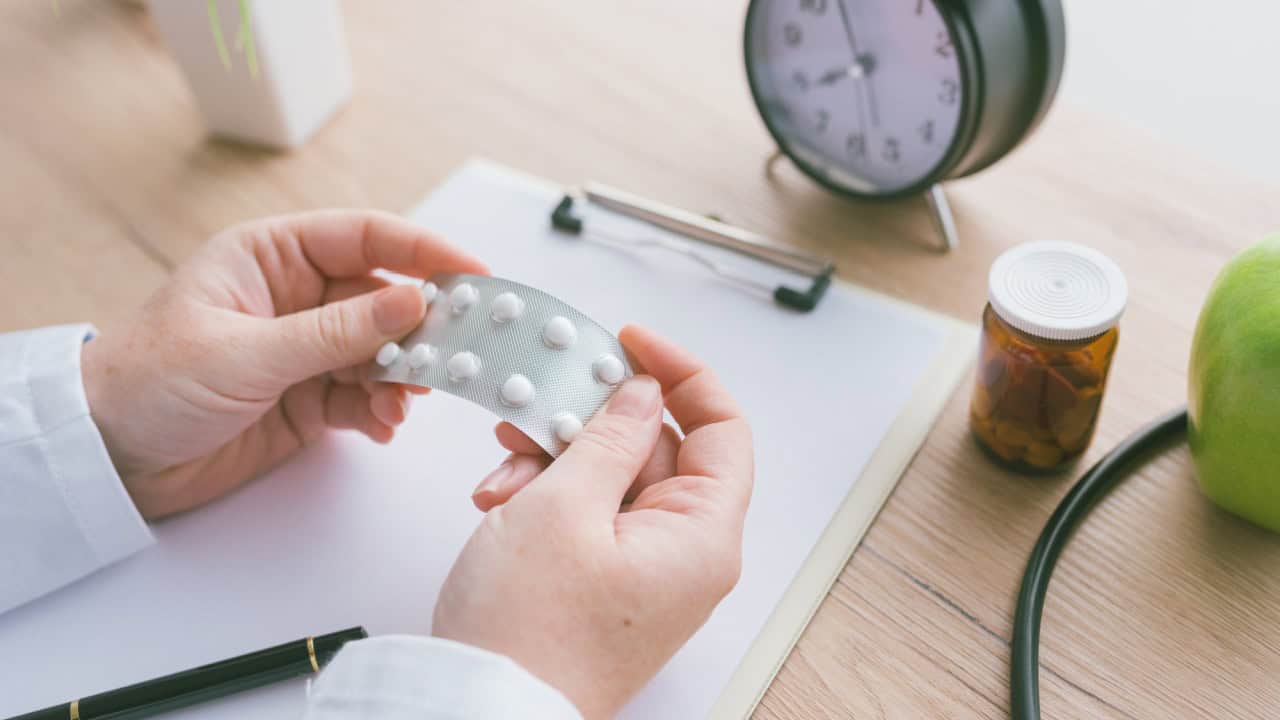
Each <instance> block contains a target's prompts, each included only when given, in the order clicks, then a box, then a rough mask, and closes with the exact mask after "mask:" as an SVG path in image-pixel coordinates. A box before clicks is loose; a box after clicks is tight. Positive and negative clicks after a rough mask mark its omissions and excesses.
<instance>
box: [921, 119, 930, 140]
mask: <svg viewBox="0 0 1280 720" xmlns="http://www.w3.org/2000/svg"><path fill="white" fill-rule="evenodd" d="M920 139H921V140H923V141H924V142H925V144H926V145H929V144H932V143H933V120H932V119H930V120H927V121H925V124H923V125H921V126H920Z"/></svg>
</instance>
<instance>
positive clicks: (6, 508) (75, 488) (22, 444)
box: [0, 325, 152, 613]
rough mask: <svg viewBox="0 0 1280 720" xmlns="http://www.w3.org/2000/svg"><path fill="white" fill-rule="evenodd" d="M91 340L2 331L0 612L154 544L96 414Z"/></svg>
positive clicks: (59, 333) (69, 328) (54, 332)
mask: <svg viewBox="0 0 1280 720" xmlns="http://www.w3.org/2000/svg"><path fill="white" fill-rule="evenodd" d="M92 336H93V328H92V327H91V326H89V325H60V326H56V327H47V328H40V329H38V330H28V331H23V332H13V333H5V334H0V613H3V612H6V611H8V610H10V609H12V608H14V607H17V606H18V605H21V604H23V603H25V602H28V601H30V600H32V599H34V598H37V597H40V596H41V595H44V594H45V593H47V592H50V591H52V590H55V589H57V588H59V587H62V586H63V585H66V584H67V583H70V582H73V581H75V580H77V579H79V578H81V577H84V576H85V575H88V574H89V573H91V572H93V571H95V570H97V569H99V568H101V567H104V566H106V565H109V564H111V563H113V562H115V561H117V560H119V559H121V558H123V557H126V556H128V555H130V554H132V553H134V552H137V551H138V550H140V549H142V548H143V547H146V546H147V545H149V544H150V543H151V542H152V536H151V531H150V530H149V529H148V528H147V525H146V523H145V522H144V521H143V519H142V516H141V515H140V514H139V513H138V510H137V508H135V507H134V505H133V501H132V500H131V499H130V498H129V494H128V493H127V492H125V489H124V485H123V484H121V482H120V476H119V475H117V474H116V470H115V467H114V466H113V465H112V464H111V458H110V456H108V455H107V449H106V446H105V445H104V444H103V442H102V436H101V435H100V434H99V433H98V428H97V426H96V425H94V423H93V419H92V418H91V417H90V416H89V404H88V401H87V400H86V399H85V393H84V383H83V382H82V381H81V379H80V347H81V345H83V344H84V342H85V341H86V340H89V338H91V337H92ZM90 342H91V341H90Z"/></svg>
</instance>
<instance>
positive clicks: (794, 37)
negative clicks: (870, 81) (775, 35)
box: [782, 23, 804, 47]
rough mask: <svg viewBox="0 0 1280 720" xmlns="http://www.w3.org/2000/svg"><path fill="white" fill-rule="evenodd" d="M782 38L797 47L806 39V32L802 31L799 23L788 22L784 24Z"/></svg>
mask: <svg viewBox="0 0 1280 720" xmlns="http://www.w3.org/2000/svg"><path fill="white" fill-rule="evenodd" d="M782 38H783V39H784V40H786V41H787V44H788V45H790V46H791V47H795V46H797V45H799V44H800V41H801V40H803V39H804V33H802V32H800V26H799V25H797V24H795V23H787V24H786V25H783V26H782Z"/></svg>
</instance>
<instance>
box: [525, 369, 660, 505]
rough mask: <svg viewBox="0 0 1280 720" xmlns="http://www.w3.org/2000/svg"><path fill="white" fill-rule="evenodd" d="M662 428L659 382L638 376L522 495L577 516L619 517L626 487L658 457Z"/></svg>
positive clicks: (615, 395) (614, 397)
mask: <svg viewBox="0 0 1280 720" xmlns="http://www.w3.org/2000/svg"><path fill="white" fill-rule="evenodd" d="M661 428H662V395H661V390H660V388H659V386H658V383H657V382H655V381H654V379H653V378H651V377H649V376H647V375H638V376H636V377H634V378H632V379H630V380H628V381H627V382H626V383H624V384H623V385H622V387H620V388H618V390H617V391H616V392H615V393H614V394H613V397H611V398H609V402H607V403H605V406H604V407H603V408H602V409H601V410H600V411H599V412H597V413H596V414H595V415H594V416H593V417H592V418H591V420H590V422H588V423H587V426H586V427H585V428H583V430H582V432H581V433H579V434H578V437H577V438H575V439H574V441H573V443H572V444H571V445H569V447H568V448H567V449H566V450H565V451H564V452H563V453H562V454H561V455H560V457H559V458H558V459H557V460H556V461H555V462H554V463H552V464H551V466H550V467H548V468H547V471H546V472H544V473H542V474H541V475H539V476H538V477H537V478H535V479H534V481H533V482H532V484H531V485H530V486H529V488H528V489H526V490H525V492H524V493H521V497H524V496H525V495H526V494H527V495H529V497H530V498H531V501H532V500H544V501H548V502H551V503H554V504H558V505H560V506H561V507H564V508H572V510H573V512H574V513H577V514H581V513H586V514H591V513H595V514H596V515H597V516H598V517H606V516H607V517H609V518H612V517H614V516H615V515H616V514H617V512H618V506H619V505H621V504H622V498H623V496H624V495H626V492H627V488H629V487H631V483H632V482H634V481H635V479H636V476H637V475H638V474H639V473H640V470H641V469H642V468H644V465H645V462H646V461H647V460H648V459H649V456H650V455H652V454H653V448H654V445H655V444H657V442H658V434H659V432H660V431H661Z"/></svg>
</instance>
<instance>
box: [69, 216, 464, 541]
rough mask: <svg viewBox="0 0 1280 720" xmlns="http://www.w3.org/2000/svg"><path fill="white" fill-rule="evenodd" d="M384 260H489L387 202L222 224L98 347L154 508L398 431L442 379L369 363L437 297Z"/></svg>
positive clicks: (135, 482) (411, 265)
mask: <svg viewBox="0 0 1280 720" xmlns="http://www.w3.org/2000/svg"><path fill="white" fill-rule="evenodd" d="M375 268H384V269H387V270H391V271H393V272H398V273H403V274H405V275H412V276H414V277H421V278H425V277H427V276H429V275H431V274H433V273H436V272H466V273H487V272H488V271H487V269H486V268H485V266H484V265H483V264H481V263H480V262H479V261H478V260H476V259H475V258H472V257H471V256H470V255H467V254H466V253H464V252H462V251H461V250H458V249H457V248H454V247H451V246H450V245H448V244H446V243H444V242H443V241H441V240H439V239H438V238H435V237H432V236H431V235H430V234H428V233H426V232H424V231H423V230H421V229H420V228H418V227H415V226H414V225H412V224H410V223H408V222H407V221H405V220H403V219H401V218H398V217H396V216H394V215H390V214H386V213H377V212H366V211H343V210H333V211H323V212H314V213H307V214H302V215H293V216H286V217H277V218H268V219H265V220H259V221H255V222H251V223H247V224H244V225H239V226H236V227H233V228H230V229H228V230H225V231H223V232H222V233H220V234H219V235H217V236H215V237H214V238H213V239H212V240H210V241H209V243H207V244H206V245H205V247H204V248H202V249H201V250H200V251H199V252H198V253H197V254H196V255H195V256H194V257H192V258H191V259H190V260H189V261H188V262H187V263H185V264H184V265H183V266H182V267H180V268H179V269H178V270H177V271H176V272H175V273H174V275H173V277H172V278H171V279H170V280H169V282H168V283H167V284H166V285H165V286H164V287H162V288H160V290H159V291H157V292H156V293H155V295H153V296H152V297H151V298H150V299H149V300H148V301H147V303H146V304H145V305H144V307H143V308H142V310H141V312H140V313H139V314H138V316H137V317H136V319H135V320H134V322H133V323H132V324H131V325H129V326H128V327H126V328H124V329H122V330H121V331H120V332H118V333H108V334H105V335H103V336H101V337H98V338H95V339H93V340H91V341H89V342H88V343H86V344H85V346H84V349H83V351H82V358H81V366H82V374H83V378H84V386H85V394H86V396H87V397H88V400H89V408H90V412H91V413H92V415H93V419H94V421H95V422H96V423H97V425H98V428H99V430H100V431H101V433H102V436H103V440H104V441H105V442H106V446H107V451H108V453H109V454H110V456H111V459H112V461H113V462H114V463H115V466H116V469H117V471H118V472H119V473H120V477H121V479H122V480H123V481H124V485H125V488H126V489H127V490H128V492H129V494H130V496H131V497H132V498H133V501H134V503H135V504H136V505H137V507H138V509H139V511H141V512H142V514H143V515H144V516H146V517H148V518H155V517H160V516H164V515H168V514H171V513H176V512H181V511H183V510H187V509H190V508H193V507H196V506H198V505H201V504H203V503H205V502H207V501H209V500H212V499H214V498H217V497H219V496H221V495H224V494H225V493H227V492H229V491H231V490H232V489H234V488H236V487H238V486H240V485H241V484H243V483H244V482H245V481H247V480H249V479H250V478H252V477H254V476H256V475H258V474H260V473H262V472H263V471H265V470H267V469H268V468H270V467H272V466H273V465H275V464H277V463H279V462H280V461H281V460H283V459H285V458H286V457H288V456H289V455H291V454H292V453H294V452H295V451H297V450H298V449H299V448H301V447H302V446H304V445H306V444H307V443H309V442H311V441H313V440H315V439H316V438H317V437H318V436H319V435H320V434H321V433H322V432H323V431H324V430H325V428H330V427H332V428H348V429H354V430H359V431H361V432H363V433H364V434H366V435H368V436H369V437H370V438H372V439H374V440H375V441H378V442H387V441H389V440H390V439H391V436H392V434H393V432H394V429H393V428H394V427H395V426H396V425H398V424H399V423H400V422H402V421H403V420H404V417H405V412H406V408H407V402H408V394H407V393H408V392H410V391H413V392H419V393H421V392H425V391H426V389H425V388H412V389H410V388H409V387H408V386H402V385H395V384H385V383H377V384H375V383H372V382H368V381H367V380H366V379H365V378H364V376H363V373H362V371H361V369H360V368H362V367H367V363H368V361H369V360H370V359H371V358H372V357H373V356H374V354H376V353H377V351H378V348H379V347H381V346H382V344H384V343H386V342H387V341H389V340H396V339H399V338H400V337H402V336H403V335H405V334H406V333H408V332H409V331H410V330H412V329H413V328H414V327H415V326H416V325H417V324H418V323H419V322H420V321H421V320H422V317H423V315H424V314H425V312H426V304H425V303H424V302H423V299H422V294H421V291H420V290H419V289H418V288H417V287H415V286H405V285H399V286H393V285H391V284H390V283H389V282H388V281H386V280H384V279H382V278H379V277H376V276H374V275H372V274H370V273H371V271H372V270H374V269H375Z"/></svg>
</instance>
